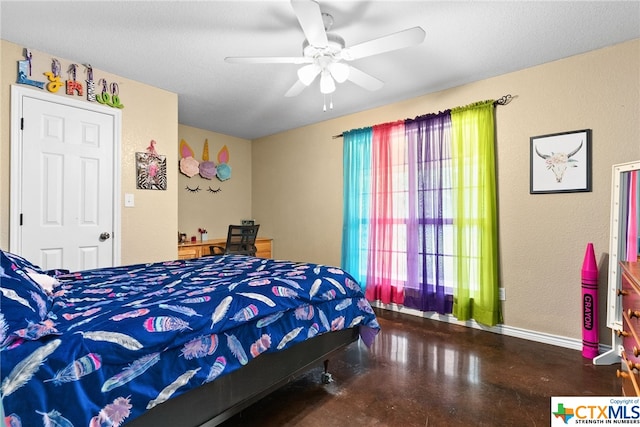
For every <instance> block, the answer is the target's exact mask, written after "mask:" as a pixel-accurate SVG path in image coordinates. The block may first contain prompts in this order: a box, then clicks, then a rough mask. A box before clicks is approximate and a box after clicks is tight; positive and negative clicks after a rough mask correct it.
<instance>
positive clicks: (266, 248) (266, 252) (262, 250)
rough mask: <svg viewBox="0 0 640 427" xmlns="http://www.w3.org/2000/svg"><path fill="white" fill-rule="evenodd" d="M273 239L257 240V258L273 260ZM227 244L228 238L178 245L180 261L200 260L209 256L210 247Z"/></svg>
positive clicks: (263, 238) (259, 238)
mask: <svg viewBox="0 0 640 427" xmlns="http://www.w3.org/2000/svg"><path fill="white" fill-rule="evenodd" d="M272 241H273V239H268V238H265V237H262V238H261V237H258V238H257V239H256V248H257V249H258V251H257V252H256V256H257V257H260V258H271V252H272V251H271V244H272ZM226 243H227V238H226V237H225V238H220V239H210V240H205V241H204V242H202V241H200V240H198V241H196V242H193V243H191V242H187V243H178V259H188V258H199V257H201V256H204V255H209V254H210V253H211V252H210V251H209V246H212V245H213V246H222V247H224V245H225V244H226Z"/></svg>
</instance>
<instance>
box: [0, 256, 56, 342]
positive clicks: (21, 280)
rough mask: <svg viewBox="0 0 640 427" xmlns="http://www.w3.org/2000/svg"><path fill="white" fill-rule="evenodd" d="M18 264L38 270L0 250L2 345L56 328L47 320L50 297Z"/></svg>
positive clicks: (36, 337)
mask: <svg viewBox="0 0 640 427" xmlns="http://www.w3.org/2000/svg"><path fill="white" fill-rule="evenodd" d="M14 260H15V261H17V262H14ZM21 266H22V267H24V268H29V269H32V271H34V272H35V271H39V272H41V271H42V270H40V268H39V267H37V266H34V265H33V264H31V263H29V262H28V261H26V260H24V259H23V258H21V257H18V256H16V255H14V254H9V253H7V252H4V251H0V308H1V311H2V313H1V314H2V317H1V318H0V346H2V347H6V346H7V345H9V344H11V343H12V342H14V341H15V340H16V339H18V340H19V339H28V340H36V339H38V338H40V337H41V336H44V335H49V334H51V333H53V332H56V331H55V328H54V325H52V324H51V321H50V320H47V313H48V312H49V310H50V309H51V305H52V299H51V298H50V297H49V295H47V293H46V292H45V291H44V289H43V288H42V287H41V286H40V285H39V284H38V283H36V282H35V281H33V280H32V279H31V278H30V277H29V275H28V272H27V271H25V270H24V269H23V268H21ZM36 269H37V270H36ZM38 274H41V273H38Z"/></svg>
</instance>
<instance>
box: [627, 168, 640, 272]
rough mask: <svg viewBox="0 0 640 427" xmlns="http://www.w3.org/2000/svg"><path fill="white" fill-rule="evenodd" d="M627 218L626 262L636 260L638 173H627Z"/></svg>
mask: <svg viewBox="0 0 640 427" xmlns="http://www.w3.org/2000/svg"><path fill="white" fill-rule="evenodd" d="M628 212H629V214H628V218H627V259H626V260H627V261H629V262H636V261H637V260H638V171H631V172H629V208H628Z"/></svg>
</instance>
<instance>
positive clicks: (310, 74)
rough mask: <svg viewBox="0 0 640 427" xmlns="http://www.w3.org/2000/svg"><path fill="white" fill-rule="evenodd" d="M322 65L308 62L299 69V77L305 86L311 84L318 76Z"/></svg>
mask: <svg viewBox="0 0 640 427" xmlns="http://www.w3.org/2000/svg"><path fill="white" fill-rule="evenodd" d="M320 71H321V69H320V67H319V66H318V64H315V63H314V64H308V65H305V66H304V67H301V68H300V69H298V78H299V79H300V81H301V82H302V84H304V85H305V86H309V85H310V84H311V83H312V82H313V81H314V80H315V78H316V76H317V75H318V74H320Z"/></svg>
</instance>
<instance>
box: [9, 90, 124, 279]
mask: <svg viewBox="0 0 640 427" xmlns="http://www.w3.org/2000/svg"><path fill="white" fill-rule="evenodd" d="M57 98H62V97H54V98H52V99H41V97H32V96H22V103H21V119H22V120H21V128H22V129H21V130H22V134H21V144H19V146H20V151H21V159H20V160H19V164H18V165H15V164H13V161H12V169H13V168H14V167H18V168H19V169H20V174H19V180H20V189H19V192H20V195H19V197H18V199H19V200H18V204H19V205H20V207H21V209H20V212H19V218H17V220H18V221H19V224H18V230H17V235H16V237H17V239H16V240H17V241H18V242H19V248H18V253H19V254H20V255H22V256H23V257H25V258H27V259H29V260H31V261H32V262H34V263H36V264H38V265H40V266H41V267H42V268H44V269H54V268H64V269H69V270H72V271H77V270H85V269H92V268H100V267H109V266H113V265H116V263H117V262H116V251H115V245H114V243H115V242H116V237H117V236H114V235H115V234H116V228H117V227H116V220H115V215H114V212H115V209H114V207H117V206H118V204H117V200H118V199H117V198H116V197H114V195H115V193H116V188H115V182H116V181H117V180H115V179H114V178H115V176H116V174H115V162H114V158H115V157H114V156H115V153H116V152H118V150H114V147H116V145H117V138H116V126H115V123H114V120H115V119H116V118H115V117H114V115H112V114H108V113H106V112H101V111H95V110H88V109H86V108H84V107H85V105H84V104H87V103H77V102H76V104H77V105H69V103H61V102H60V101H61V100H58V99H57ZM12 172H13V171H12ZM12 200H13V197H12ZM12 240H13V239H12Z"/></svg>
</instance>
